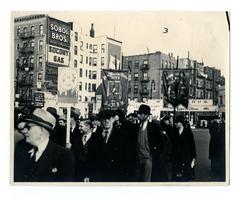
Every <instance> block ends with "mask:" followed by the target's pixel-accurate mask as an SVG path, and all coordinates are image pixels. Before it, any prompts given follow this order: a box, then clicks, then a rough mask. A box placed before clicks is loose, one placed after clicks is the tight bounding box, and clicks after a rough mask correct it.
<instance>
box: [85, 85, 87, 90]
mask: <svg viewBox="0 0 240 199" xmlns="http://www.w3.org/2000/svg"><path fill="white" fill-rule="evenodd" d="M85 91H87V83H85Z"/></svg>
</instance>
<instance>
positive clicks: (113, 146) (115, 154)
mask: <svg viewBox="0 0 240 199" xmlns="http://www.w3.org/2000/svg"><path fill="white" fill-rule="evenodd" d="M114 116H115V112H114V111H113V110H102V111H100V113H99V118H100V121H101V125H102V128H101V129H99V130H98V131H97V132H96V133H95V134H96V136H98V139H99V142H98V143H100V144H99V147H98V151H97V152H98V154H99V155H98V157H99V171H98V174H99V175H98V176H99V178H98V181H101V182H123V181H126V180H127V179H126V176H127V168H126V164H127V162H126V160H127V158H126V156H127V155H128V151H127V149H126V138H125V135H124V134H123V133H122V132H121V129H119V128H116V127H115V126H114V122H115V120H114Z"/></svg>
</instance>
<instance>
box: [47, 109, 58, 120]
mask: <svg viewBox="0 0 240 199" xmlns="http://www.w3.org/2000/svg"><path fill="white" fill-rule="evenodd" d="M47 111H48V112H49V113H51V114H52V115H53V116H54V117H55V118H56V119H58V118H59V115H58V114H57V109H56V108H54V107H47Z"/></svg>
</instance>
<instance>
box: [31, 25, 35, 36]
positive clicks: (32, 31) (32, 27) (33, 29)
mask: <svg viewBox="0 0 240 199" xmlns="http://www.w3.org/2000/svg"><path fill="white" fill-rule="evenodd" d="M34 32H35V27H34V26H31V35H34Z"/></svg>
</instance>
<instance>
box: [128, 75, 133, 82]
mask: <svg viewBox="0 0 240 199" xmlns="http://www.w3.org/2000/svg"><path fill="white" fill-rule="evenodd" d="M131 80H132V74H131V73H129V74H128V81H131Z"/></svg>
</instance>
